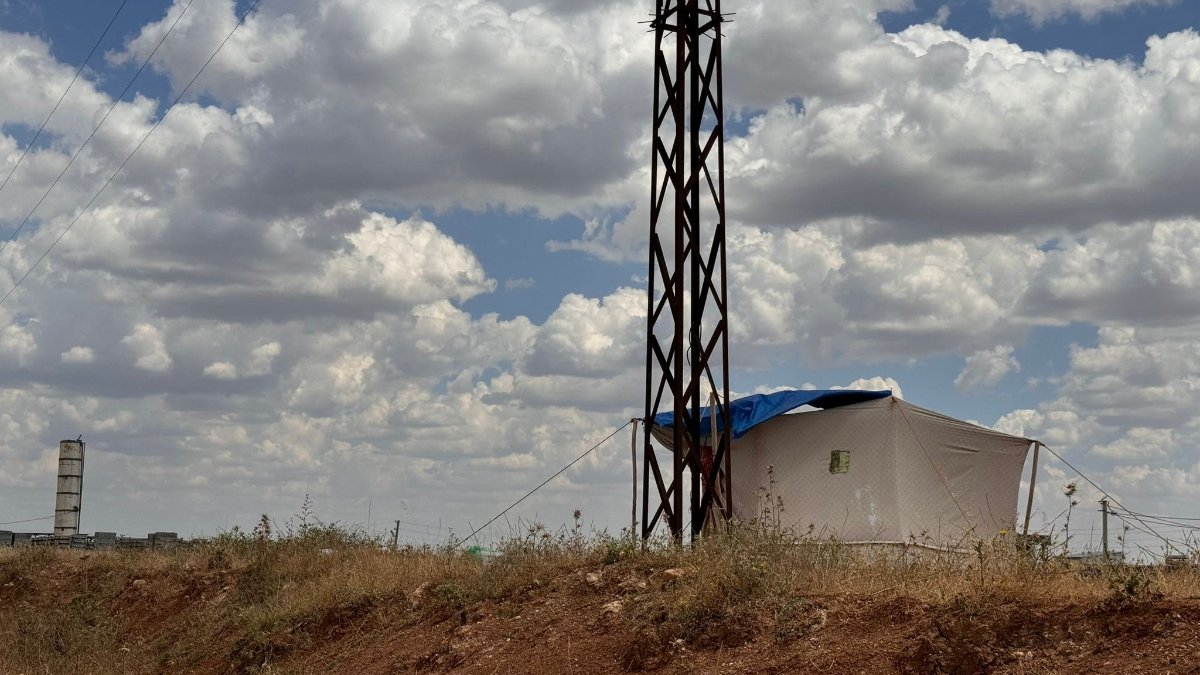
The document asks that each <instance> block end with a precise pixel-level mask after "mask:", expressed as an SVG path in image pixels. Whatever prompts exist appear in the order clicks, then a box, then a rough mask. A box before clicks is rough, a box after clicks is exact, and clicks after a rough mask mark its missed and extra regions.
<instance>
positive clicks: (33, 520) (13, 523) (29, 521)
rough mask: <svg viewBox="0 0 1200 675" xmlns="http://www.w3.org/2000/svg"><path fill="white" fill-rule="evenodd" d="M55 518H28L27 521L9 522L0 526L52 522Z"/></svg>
mask: <svg viewBox="0 0 1200 675" xmlns="http://www.w3.org/2000/svg"><path fill="white" fill-rule="evenodd" d="M53 517H54V516H42V517H41V518H26V519H25V520H9V521H6V522H3V523H0V525H20V524H21V523H36V522H37V521H39V520H50V519H51V518H53Z"/></svg>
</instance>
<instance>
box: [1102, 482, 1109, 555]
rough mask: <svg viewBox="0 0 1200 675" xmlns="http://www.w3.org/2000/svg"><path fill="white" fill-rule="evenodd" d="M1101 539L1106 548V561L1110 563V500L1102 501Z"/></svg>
mask: <svg viewBox="0 0 1200 675" xmlns="http://www.w3.org/2000/svg"><path fill="white" fill-rule="evenodd" d="M1100 523H1101V525H1100V533H1101V534H1100V537H1101V540H1102V544H1101V545H1102V546H1103V547H1104V561H1105V562H1108V499H1107V498H1105V499H1101V500H1100Z"/></svg>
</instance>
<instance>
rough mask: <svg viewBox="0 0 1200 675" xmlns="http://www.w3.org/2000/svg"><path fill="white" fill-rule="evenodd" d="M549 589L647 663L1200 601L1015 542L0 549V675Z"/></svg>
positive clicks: (362, 631)
mask: <svg viewBox="0 0 1200 675" xmlns="http://www.w3.org/2000/svg"><path fill="white" fill-rule="evenodd" d="M668 570H670V572H668ZM589 573H590V574H591V575H592V576H591V577H590V578H591V581H585V579H584V577H585V575H587V574H589ZM546 593H561V594H565V595H577V596H580V597H584V598H586V597H590V596H596V595H605V596H606V598H605V599H609V598H608V597H607V596H618V597H620V598H621V599H622V603H623V605H622V607H623V608H622V609H620V611H619V619H618V623H619V625H620V626H621V627H622V630H625V631H627V632H628V633H629V635H630V636H632V637H631V639H630V641H629V642H628V649H627V650H626V653H625V654H624V661H625V665H626V667H627V668H629V669H642V668H651V667H654V666H656V665H661V664H663V663H666V662H667V661H668V660H669V659H671V658H672V654H674V653H676V652H677V651H679V650H680V649H699V650H703V649H712V648H727V647H736V646H737V645H740V644H743V643H745V642H747V641H749V640H752V639H757V638H764V637H765V638H769V639H771V640H773V641H775V642H776V643H779V644H783V643H788V642H791V641H794V640H796V639H798V638H801V637H804V636H806V635H809V634H810V633H813V632H814V631H817V630H820V629H821V626H822V625H823V624H824V622H825V608H826V603H827V601H828V600H829V599H831V598H836V597H839V596H856V597H864V598H871V599H876V600H889V599H903V600H906V601H912V602H919V603H928V604H934V605H942V606H946V607H948V608H950V609H951V610H952V611H953V612H956V613H957V614H956V616H957V615H964V616H965V615H969V614H970V613H972V612H975V611H978V610H980V608H986V607H990V606H998V605H1004V604H1006V603H1007V604H1008V605H1012V604H1013V603H1022V602H1036V603H1041V604H1045V603H1054V602H1086V603H1092V604H1096V603H1104V602H1108V603H1118V604H1120V603H1124V606H1128V605H1129V604H1130V603H1134V604H1136V603H1138V602H1141V601H1143V600H1144V599H1147V598H1162V597H1167V598H1196V597H1200V577H1198V576H1197V573H1196V571H1195V570H1193V569H1188V570H1175V571H1167V570H1164V569H1161V568H1132V567H1116V566H1114V567H1107V568H1091V569H1089V570H1081V569H1080V568H1078V567H1074V566H1071V565H1069V564H1068V563H1067V562H1066V561H1065V560H1061V559H1057V558H1053V557H1049V558H1046V557H1043V558H1037V557H1034V556H1031V555H1029V554H1028V553H1027V552H1024V551H1021V550H1019V548H1018V547H1017V546H1015V545H1014V544H1013V542H1012V541H1008V540H1005V539H1000V540H997V541H995V542H991V543H988V544H985V545H981V546H979V547H977V548H976V550H975V551H974V553H973V554H971V555H959V554H950V553H940V552H935V551H926V550H920V549H904V548H897V549H877V550H873V551H864V550H862V549H858V548H852V547H848V546H844V545H841V544H839V543H837V542H829V541H816V540H812V539H806V538H803V537H794V536H788V535H785V534H781V533H779V532H775V531H764V530H754V529H744V530H733V531H730V532H727V533H724V534H720V535H715V536H711V537H709V538H706V539H703V540H701V541H699V542H697V543H696V544H695V545H693V546H686V547H679V546H675V545H673V544H671V543H669V542H663V541H660V542H655V543H653V544H652V545H650V546H648V547H646V548H644V549H643V548H642V547H640V546H638V545H635V544H633V543H632V542H631V541H630V540H629V539H627V538H620V537H611V536H607V535H603V534H601V535H595V536H590V537H584V536H581V535H580V534H579V533H578V532H577V531H572V532H567V533H559V534H550V533H548V532H546V531H545V530H544V529H542V528H538V527H533V528H529V530H528V531H527V532H524V533H522V534H521V536H515V537H512V538H510V539H508V540H507V541H505V542H502V543H501V544H500V545H499V546H498V547H497V551H496V553H495V555H494V556H489V558H488V559H487V560H484V559H482V558H481V557H480V556H478V555H473V554H471V553H469V552H467V551H464V550H463V549H462V548H461V547H456V546H451V545H447V546H445V547H441V548H412V547H409V548H402V549H400V550H389V549H386V548H384V547H381V546H380V545H379V542H377V541H375V540H373V539H371V538H369V537H364V536H361V535H359V534H355V533H353V532H346V531H343V530H339V529H338V528H336V527H329V526H319V527H315V528H308V529H306V530H304V531H301V532H298V533H295V534H292V535H288V536H285V537H264V536H261V535H254V534H243V533H239V532H236V531H235V532H234V533H231V534H228V535H225V536H222V537H218V538H216V539H214V540H212V541H210V542H208V543H205V544H202V545H198V546H194V547H191V548H187V549H182V550H180V551H177V552H174V553H169V554H163V553H148V552H142V553H129V554H120V553H109V554H100V553H90V554H80V553H78V552H68V551H53V550H49V549H24V550H10V551H5V552H3V553H0V604H3V605H5V606H6V607H8V609H7V610H6V611H4V612H0V644H3V645H4V646H5V648H4V649H0V672H5V673H7V672H14V673H20V672H26V673H33V672H51V673H57V672H95V673H105V672H130V673H133V672H164V671H182V670H187V671H206V672H207V671H213V672H215V671H232V672H255V671H261V670H266V669H269V668H270V667H271V666H272V664H277V663H280V662H281V661H286V660H287V659H288V658H289V657H290V656H291V655H293V654H296V653H302V652H308V651H310V650H312V649H313V648H314V646H317V645H327V644H330V643H331V642H337V641H343V642H345V643H347V644H354V641H355V640H357V639H359V638H360V637H361V636H363V635H367V634H370V633H371V632H372V631H375V630H377V629H379V628H381V627H387V628H388V629H389V630H394V629H400V628H403V627H406V626H413V625H417V624H422V623H425V624H433V623H438V622H446V621H449V622H453V623H457V624H470V623H472V622H474V621H475V620H477V619H478V617H479V613H480V612H481V611H482V608H487V607H491V608H492V609H493V610H496V608H499V609H498V610H496V611H497V612H498V614H499V615H501V616H504V615H505V614H504V613H505V612H509V613H512V614H515V613H516V612H517V611H518V610H517V609H511V610H510V609H506V608H519V607H520V605H521V603H523V602H526V601H528V600H529V599H530V598H532V597H535V596H539V595H544V594H546ZM418 665H419V664H418Z"/></svg>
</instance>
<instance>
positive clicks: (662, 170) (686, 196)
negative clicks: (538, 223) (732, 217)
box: [641, 0, 733, 541]
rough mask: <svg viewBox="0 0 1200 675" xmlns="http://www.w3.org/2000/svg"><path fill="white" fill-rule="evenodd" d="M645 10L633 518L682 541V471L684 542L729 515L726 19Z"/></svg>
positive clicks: (713, 10) (697, 3)
mask: <svg viewBox="0 0 1200 675" xmlns="http://www.w3.org/2000/svg"><path fill="white" fill-rule="evenodd" d="M655 5H656V7H655V14H654V20H653V21H652V22H651V24H650V25H651V28H652V29H653V31H654V40H655V42H654V75H655V83H654V119H653V124H652V128H653V137H654V138H653V149H652V150H651V153H652V160H651V165H650V171H651V174H650V182H651V193H650V256H649V277H650V281H649V284H648V288H647V297H648V302H647V317H646V323H647V327H646V328H647V331H646V332H647V336H646V391H645V394H646V416H645V418H644V420H645V427H644V429H643V433H644V439H645V441H644V449H645V450H644V452H643V460H642V461H643V467H642V468H643V472H642V519H641V520H642V538H643V539H648V538H650V536H651V535H652V534H653V532H654V528H655V527H656V526H657V524H658V523H659V521H660V519H661V520H663V521H665V522H666V524H667V527H668V528H669V529H670V531H671V535H672V536H673V537H674V538H675V539H676V541H682V539H683V533H684V528H685V526H686V525H687V523H686V522H685V519H684V513H685V507H684V494H685V489H684V470H685V469H686V470H687V472H688V473H689V474H690V478H691V480H690V486H689V487H690V489H688V490H687V494H688V498H689V508H688V511H689V512H690V513H691V527H690V530H691V534H692V537H693V538H694V537H696V536H699V535H700V533H701V532H702V531H703V529H704V524H705V522H706V521H707V520H708V517H709V515H710V513H712V512H715V514H716V515H717V516H718V517H720V518H722V519H728V518H730V517H731V516H732V506H733V505H732V501H731V499H730V490H731V487H732V486H731V483H730V478H729V475H730V457H729V449H730V444H731V441H732V439H731V437H730V429H729V427H730V425H729V380H728V378H729V313H728V305H727V299H728V298H727V295H728V294H727V289H728V280H727V278H726V274H725V269H726V263H725V176H724V165H725V144H724V142H725V112H724V105H725V104H724V89H723V85H722V77H723V75H722V72H723V71H722V68H723V67H722V61H721V38H722V36H721V29H722V27H723V23H724V22H725V20H726V18H725V15H724V14H722V13H721V0H656V3H655ZM706 387H707V388H708V389H710V390H711V391H712V392H714V393H716V394H717V396H718V399H717V400H718V406H717V408H718V415H719V416H718V418H717V419H715V420H714V419H711V417H710V419H709V420H708V428H707V429H705V428H703V426H704V425H703V421H704V420H703V417H704V416H703V415H702V412H703V411H704V407H705V406H704V403H705V400H704V393H705V392H704V389H705V388H706ZM660 413H670V414H671V415H672V419H673V423H672V425H671V428H670V429H669V430H665V429H664V431H665V432H666V433H667V434H669V435H670V438H671V455H672V456H671V457H670V458H669V459H667V460H666V461H667V462H670V465H669V467H661V466H660V464H659V461H658V458H657V457H656V455H655V452H654V449H653V447H652V446H651V434H652V430H653V428H654V424H655V417H656V416H657V415H659V414H660ZM714 424H715V425H716V426H715V427H714V426H713V425H714ZM711 436H716V437H717V442H716V444H715V447H711V448H706V447H705V443H704V442H705V440H707V439H708V438H709V437H711ZM710 453H711V454H710ZM664 468H665V469H667V470H668V472H664V471H663V469H664ZM664 473H666V475H665V476H664Z"/></svg>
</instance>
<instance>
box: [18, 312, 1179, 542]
mask: <svg viewBox="0 0 1200 675" xmlns="http://www.w3.org/2000/svg"><path fill="white" fill-rule="evenodd" d="M0 302H2V301H0ZM1042 448H1044V449H1045V450H1046V451H1047V452H1049V453H1050V454H1052V455H1054V456H1055V457H1057V458H1058V461H1060V462H1062V463H1063V464H1066V465H1067V468H1069V469H1070V470H1072V471H1074V472H1075V473H1077V474H1079V477H1080V478H1082V479H1084V480H1085V481H1087V482H1088V484H1089V485H1091V486H1092V487H1094V488H1096V489H1097V490H1099V491H1100V493H1101V494H1103V495H1104V496H1105V497H1108V500H1109V501H1110V502H1112V503H1113V504H1116V505H1117V506H1118V507H1120V508H1121V509H1123V510H1125V511H1126V512H1128V513H1132V511H1129V509H1126V508H1125V505H1124V504H1122V503H1121V502H1120V501H1118V500H1117V498H1116V497H1114V496H1112V495H1110V494H1108V492H1107V491H1106V490H1105V489H1104V488H1102V487H1100V486H1099V485H1097V484H1096V481H1094V480H1092V479H1091V478H1088V477H1087V474H1085V473H1083V472H1082V471H1080V470H1079V469H1077V468H1075V465H1073V464H1071V463H1070V462H1068V461H1067V460H1065V459H1063V456H1062V455H1060V454H1058V453H1057V452H1055V451H1054V450H1053V449H1052V448H1051V447H1049V446H1047V445H1046V444H1045V443H1043V444H1042ZM1131 517H1132V518H1133V519H1134V520H1136V521H1138V522H1139V523H1141V524H1142V525H1145V527H1146V529H1147V530H1150V533H1152V534H1153V535H1154V536H1156V537H1158V538H1159V539H1161V540H1162V541H1163V542H1164V543H1165V544H1167V545H1168V546H1169V545H1170V544H1171V541H1170V540H1169V539H1167V538H1166V537H1164V536H1162V535H1161V534H1159V533H1158V532H1157V531H1156V530H1155V529H1154V528H1153V527H1150V525H1149V524H1148V523H1146V521H1144V520H1142V519H1141V518H1138V517H1137V516H1131Z"/></svg>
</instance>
